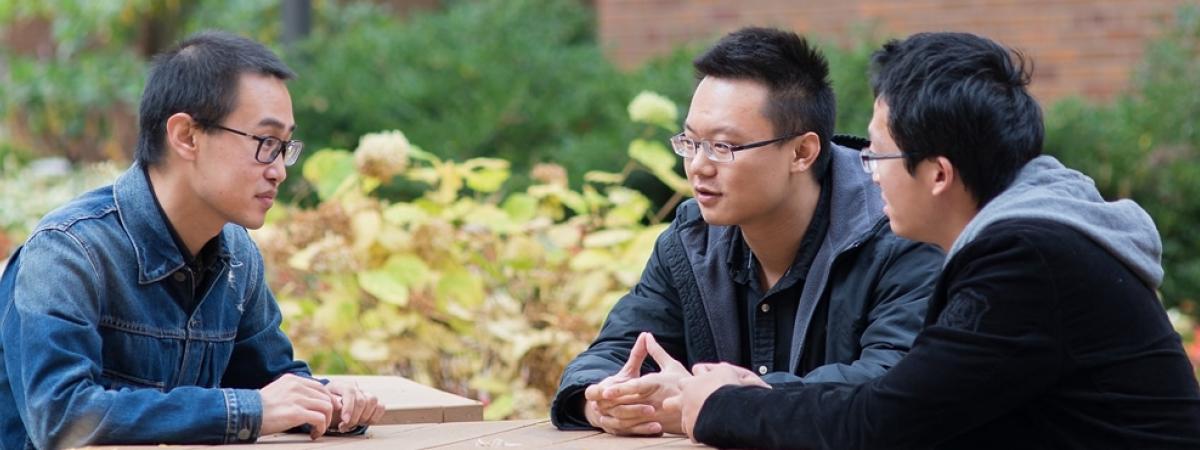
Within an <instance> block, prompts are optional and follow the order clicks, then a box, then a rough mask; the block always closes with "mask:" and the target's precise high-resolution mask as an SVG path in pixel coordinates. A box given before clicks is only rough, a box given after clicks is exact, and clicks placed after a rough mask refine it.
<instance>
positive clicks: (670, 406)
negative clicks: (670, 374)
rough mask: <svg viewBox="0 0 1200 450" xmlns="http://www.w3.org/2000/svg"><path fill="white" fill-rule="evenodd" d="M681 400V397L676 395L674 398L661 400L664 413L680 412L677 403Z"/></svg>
mask: <svg viewBox="0 0 1200 450" xmlns="http://www.w3.org/2000/svg"><path fill="white" fill-rule="evenodd" d="M682 398H683V397H681V396H678V395H676V396H674V397H667V398H666V400H663V404H662V407H663V411H666V412H668V413H671V414H679V411H680V403H679V402H680V399H682Z"/></svg>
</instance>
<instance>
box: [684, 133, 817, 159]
mask: <svg viewBox="0 0 1200 450" xmlns="http://www.w3.org/2000/svg"><path fill="white" fill-rule="evenodd" d="M800 134H803V133H793V134H789V135H787V136H780V137H777V138H775V139H770V140H766V141H758V142H751V143H749V144H744V145H733V144H729V143H726V142H710V141H707V140H704V139H701V140H699V141H697V140H695V139H690V138H688V137H687V136H684V135H683V133H679V134H677V135H674V136H671V149H672V150H675V154H676V155H679V156H682V157H684V158H691V157H693V156H696V151H697V150H703V151H704V155H705V156H707V157H708V159H709V160H710V161H716V162H733V152H737V151H742V150H749V149H752V148H757V147H762V146H764V145H770V144H774V143H776V142H779V141H786V140H788V139H791V138H794V137H796V136H799V135H800Z"/></svg>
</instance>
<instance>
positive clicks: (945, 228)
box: [930, 201, 979, 252]
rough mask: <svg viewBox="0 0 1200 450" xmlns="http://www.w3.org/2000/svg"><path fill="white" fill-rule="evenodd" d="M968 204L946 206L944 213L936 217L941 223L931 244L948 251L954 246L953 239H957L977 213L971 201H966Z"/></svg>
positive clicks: (977, 209)
mask: <svg viewBox="0 0 1200 450" xmlns="http://www.w3.org/2000/svg"><path fill="white" fill-rule="evenodd" d="M968 203H969V205H967V204H963V205H959V206H958V207H950V208H946V213H945V214H943V215H942V216H940V217H938V218H937V222H938V223H940V224H941V226H940V227H938V231H937V236H934V237H933V241H932V242H930V243H931V244H933V245H936V246H938V247H941V249H942V251H943V252H949V251H950V248H951V247H954V241H956V240H958V236H959V235H961V234H962V232H963V230H964V229H966V228H967V224H969V223H971V220H972V219H974V218H975V216H976V215H977V214H979V208H978V207H977V206H976V205H975V203H974V202H973V201H970V202H968Z"/></svg>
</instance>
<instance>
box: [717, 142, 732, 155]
mask: <svg viewBox="0 0 1200 450" xmlns="http://www.w3.org/2000/svg"><path fill="white" fill-rule="evenodd" d="M712 148H713V151H715V152H717V153H730V152H732V151H733V146H732V145H729V144H727V143H724V142H713V143H712Z"/></svg>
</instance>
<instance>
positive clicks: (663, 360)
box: [584, 333, 690, 436]
mask: <svg viewBox="0 0 1200 450" xmlns="http://www.w3.org/2000/svg"><path fill="white" fill-rule="evenodd" d="M647 355H649V356H650V357H652V358H654V362H655V363H657V364H658V366H659V368H661V369H662V370H661V371H660V372H658V373H652V374H648V375H645V376H640V375H641V366H642V362H643V361H644V360H645V359H646V356H647ZM687 376H690V374H689V373H688V371H687V368H685V367H684V366H683V364H680V363H679V361H676V360H675V359H674V358H672V357H671V355H670V354H669V353H667V351H666V350H665V349H663V348H662V346H661V345H659V344H658V342H657V341H656V340H655V339H654V335H652V334H650V333H642V334H641V335H639V336H638V340H637V342H636V343H634V346H633V349H632V350H631V351H630V354H629V360H628V361H626V363H625V367H623V368H622V369H621V371H620V372H618V373H617V374H616V375H613V376H611V377H609V378H606V379H605V380H603V381H601V382H600V383H599V384H595V385H592V386H589V387H588V389H587V390H586V391H584V397H585V398H586V399H587V403H586V404H585V405H584V408H585V409H584V414H585V415H586V416H587V418H588V422H589V423H591V424H592V426H595V427H597V428H600V429H602V430H604V431H605V432H608V433H611V434H615V435H651V436H654V435H659V434H662V433H664V432H668V433H680V432H682V429H681V428H680V426H679V415H678V414H676V413H675V412H673V411H665V410H664V409H663V408H662V401H663V400H664V399H666V398H668V397H672V396H675V395H677V394H678V392H679V388H678V382H679V379H681V378H684V377H687Z"/></svg>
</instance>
